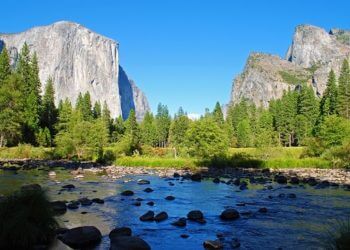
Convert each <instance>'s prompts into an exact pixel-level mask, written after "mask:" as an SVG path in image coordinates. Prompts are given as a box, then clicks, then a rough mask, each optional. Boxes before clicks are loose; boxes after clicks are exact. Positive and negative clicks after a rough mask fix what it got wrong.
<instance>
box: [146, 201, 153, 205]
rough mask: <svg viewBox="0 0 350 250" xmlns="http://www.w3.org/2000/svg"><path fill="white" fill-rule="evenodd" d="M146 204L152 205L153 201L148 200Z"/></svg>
mask: <svg viewBox="0 0 350 250" xmlns="http://www.w3.org/2000/svg"><path fill="white" fill-rule="evenodd" d="M146 204H147V205H148V206H154V202H153V201H149V202H147V203H146Z"/></svg>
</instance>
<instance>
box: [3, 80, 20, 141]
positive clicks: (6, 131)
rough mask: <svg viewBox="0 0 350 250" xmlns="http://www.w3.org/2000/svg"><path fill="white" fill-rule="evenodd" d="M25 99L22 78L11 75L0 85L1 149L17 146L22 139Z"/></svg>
mask: <svg viewBox="0 0 350 250" xmlns="http://www.w3.org/2000/svg"><path fill="white" fill-rule="evenodd" d="M23 97H24V95H23V85H22V79H21V77H20V76H19V75H18V74H11V75H10V76H9V77H7V78H6V79H5V80H4V81H3V82H2V84H1V85H0V147H3V146H5V145H15V144H16V143H17V142H18V141H19V139H20V137H21V124H22V123H23V109H24V103H23V102H22V101H21V100H22V98H23Z"/></svg>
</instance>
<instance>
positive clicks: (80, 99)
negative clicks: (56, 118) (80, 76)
mask: <svg viewBox="0 0 350 250" xmlns="http://www.w3.org/2000/svg"><path fill="white" fill-rule="evenodd" d="M83 106H84V98H83V94H82V93H81V92H79V95H78V98H77V101H76V102H75V110H81V111H82V110H83Z"/></svg>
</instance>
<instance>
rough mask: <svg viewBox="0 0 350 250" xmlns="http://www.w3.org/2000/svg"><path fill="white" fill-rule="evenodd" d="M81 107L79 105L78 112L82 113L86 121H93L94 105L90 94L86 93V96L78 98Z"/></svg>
mask: <svg viewBox="0 0 350 250" xmlns="http://www.w3.org/2000/svg"><path fill="white" fill-rule="evenodd" d="M78 101H79V105H77V107H78V110H79V111H80V112H81V114H82V116H83V119H84V120H85V121H90V120H91V119H92V105H91V97H90V93H89V92H86V93H85V94H84V96H82V97H80V96H79V97H78Z"/></svg>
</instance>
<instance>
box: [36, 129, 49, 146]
mask: <svg viewBox="0 0 350 250" xmlns="http://www.w3.org/2000/svg"><path fill="white" fill-rule="evenodd" d="M36 138H37V142H38V144H39V145H40V146H42V147H49V146H51V145H52V137H51V133H50V130H49V129H48V128H47V127H45V128H43V129H42V128H39V132H38V134H37V135H36Z"/></svg>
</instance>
